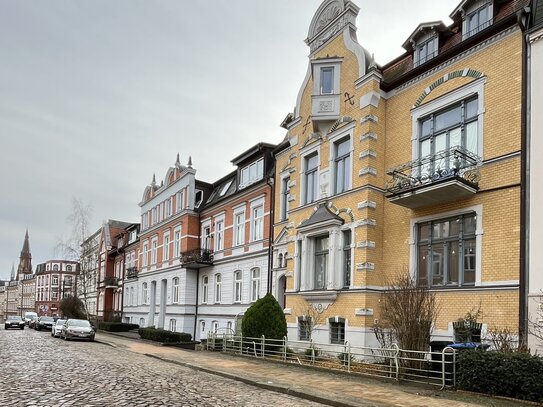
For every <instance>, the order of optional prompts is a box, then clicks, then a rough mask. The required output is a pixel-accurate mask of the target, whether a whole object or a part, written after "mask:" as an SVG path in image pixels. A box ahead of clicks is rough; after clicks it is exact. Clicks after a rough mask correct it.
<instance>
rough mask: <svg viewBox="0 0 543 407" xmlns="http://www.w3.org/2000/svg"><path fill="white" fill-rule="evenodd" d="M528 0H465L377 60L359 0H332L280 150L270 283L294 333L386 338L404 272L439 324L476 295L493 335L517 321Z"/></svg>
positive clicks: (447, 324)
mask: <svg viewBox="0 0 543 407" xmlns="http://www.w3.org/2000/svg"><path fill="white" fill-rule="evenodd" d="M524 5H525V4H524V2H519V1H506V2H502V1H500V2H498V1H486V0H485V1H477V0H475V1H468V0H465V1H462V2H461V3H460V4H459V6H458V7H457V8H456V9H455V10H453V12H452V14H451V18H452V20H453V24H451V25H450V26H446V25H445V24H444V23H442V22H430V23H422V24H420V25H419V26H418V27H417V29H416V30H415V31H414V32H413V34H412V35H411V36H410V37H409V38H408V39H407V40H406V41H405V43H404V44H403V46H404V48H405V50H406V53H405V54H403V55H401V56H400V57H398V58H397V59H395V60H393V61H391V62H390V63H388V64H386V65H383V66H379V65H378V64H377V63H375V61H373V59H372V57H371V54H370V53H369V52H368V51H366V50H365V49H364V48H363V47H362V46H361V45H360V44H359V43H358V42H357V38H356V25H355V22H356V16H357V14H358V12H359V8H358V7H357V6H356V5H355V4H354V3H353V2H351V1H348V0H325V1H324V2H323V3H322V4H321V6H320V7H319V9H318V10H317V12H316V14H315V16H314V17H313V20H312V22H311V25H310V28H309V33H308V38H307V40H306V43H307V44H308V46H309V48H310V55H309V63H308V70H307V75H306V78H305V80H304V82H303V84H302V86H301V89H300V92H299V95H298V98H297V101H296V108H295V111H294V112H293V113H291V114H289V115H288V116H287V117H286V118H285V120H284V122H283V123H282V126H283V127H284V128H285V129H287V131H288V133H287V136H286V138H285V141H284V142H283V143H282V144H281V145H280V146H279V147H278V149H277V151H276V194H275V196H276V201H275V207H276V210H275V223H274V241H275V243H274V276H273V285H274V287H273V290H274V294H275V295H276V296H277V297H278V298H279V301H280V303H282V305H284V308H285V313H286V315H287V321H288V326H289V338H290V339H302V340H306V339H309V337H311V338H312V339H313V340H315V341H318V342H325V343H326V342H328V343H343V341H344V340H348V341H349V342H350V343H351V344H353V345H372V344H375V338H374V334H373V332H372V329H371V328H372V326H373V325H374V323H375V322H377V321H379V318H380V299H381V296H382V293H383V290H384V289H385V288H386V285H387V283H388V282H390V281H392V280H393V279H394V277H395V276H396V275H397V274H398V273H410V274H411V275H412V276H413V278H414V279H415V280H416V281H417V282H418V283H419V284H424V285H427V286H429V287H430V288H431V290H433V291H435V292H436V294H437V298H438V301H439V303H440V305H441V311H440V313H439V317H438V320H437V323H436V326H435V327H434V332H433V334H434V335H433V338H434V339H452V338H453V335H454V332H453V327H452V322H453V321H456V320H457V319H459V318H461V317H463V316H464V315H465V314H466V313H467V312H469V311H471V310H475V309H478V308H480V310H481V311H482V316H481V317H480V322H483V324H484V325H483V335H484V331H485V330H488V329H495V328H508V329H510V330H511V331H513V332H516V331H517V329H518V316H519V263H520V210H521V209H520V208H521V205H520V179H521V176H520V168H521V167H520V149H521V122H522V120H521V113H522V112H521V105H522V69H521V67H522V42H523V33H522V30H521V28H520V27H519V24H518V21H517V17H516V12H517V11H518V10H520V9H521V8H522V7H523V6H524ZM310 315H311V316H312V317H313V319H314V320H313V322H315V323H316V325H317V326H316V327H315V329H311V331H310V332H308V329H307V325H306V323H305V321H306V319H307V317H308V316H310Z"/></svg>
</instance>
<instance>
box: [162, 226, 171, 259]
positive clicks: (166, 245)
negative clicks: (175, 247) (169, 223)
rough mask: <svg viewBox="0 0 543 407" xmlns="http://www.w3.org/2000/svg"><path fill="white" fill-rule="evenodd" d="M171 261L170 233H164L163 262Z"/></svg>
mask: <svg viewBox="0 0 543 407" xmlns="http://www.w3.org/2000/svg"><path fill="white" fill-rule="evenodd" d="M168 260H170V232H166V233H164V237H163V238H162V261H163V262H165V261H168Z"/></svg>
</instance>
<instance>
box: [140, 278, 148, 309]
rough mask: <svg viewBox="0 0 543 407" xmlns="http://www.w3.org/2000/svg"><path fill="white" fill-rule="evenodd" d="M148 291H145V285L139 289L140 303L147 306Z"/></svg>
mask: <svg viewBox="0 0 543 407" xmlns="http://www.w3.org/2000/svg"><path fill="white" fill-rule="evenodd" d="M148 297H149V290H148V289H147V283H143V284H142V287H141V303H142V304H147V303H148V301H149V298H148Z"/></svg>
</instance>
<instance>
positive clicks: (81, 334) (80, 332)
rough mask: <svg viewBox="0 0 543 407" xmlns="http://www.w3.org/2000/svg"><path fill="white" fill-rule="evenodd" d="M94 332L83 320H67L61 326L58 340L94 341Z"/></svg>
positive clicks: (88, 323)
mask: <svg viewBox="0 0 543 407" xmlns="http://www.w3.org/2000/svg"><path fill="white" fill-rule="evenodd" d="M95 333H96V331H95V330H94V328H93V326H92V325H91V323H90V322H89V321H87V320H85V319H68V320H66V322H65V323H64V325H62V329H61V331H60V339H65V340H69V339H88V340H89V341H91V342H92V341H94V335H95Z"/></svg>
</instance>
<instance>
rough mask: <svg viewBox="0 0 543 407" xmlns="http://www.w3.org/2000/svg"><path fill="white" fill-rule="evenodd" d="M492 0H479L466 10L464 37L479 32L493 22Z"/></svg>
mask: <svg viewBox="0 0 543 407" xmlns="http://www.w3.org/2000/svg"><path fill="white" fill-rule="evenodd" d="M492 13H493V10H492V2H491V1H484V2H481V1H478V2H475V3H474V4H473V7H471V8H469V9H467V10H466V13H465V17H464V24H463V27H462V28H463V33H464V36H463V37H464V39H466V38H469V37H471V36H472V35H475V34H477V33H478V32H479V31H482V30H484V29H485V28H487V27H488V26H490V24H492Z"/></svg>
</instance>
